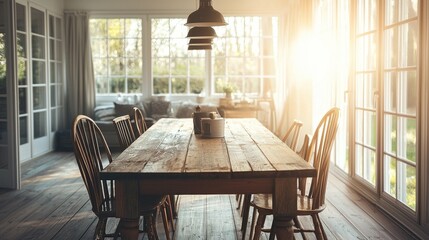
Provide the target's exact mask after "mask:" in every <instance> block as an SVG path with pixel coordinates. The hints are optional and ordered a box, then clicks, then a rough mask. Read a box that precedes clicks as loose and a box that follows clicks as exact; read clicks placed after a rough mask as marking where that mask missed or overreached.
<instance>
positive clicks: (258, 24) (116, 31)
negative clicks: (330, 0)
mask: <svg viewBox="0 0 429 240" xmlns="http://www.w3.org/2000/svg"><path fill="white" fill-rule="evenodd" d="M226 21H227V22H228V26H226V27H216V31H217V35H218V36H219V37H218V38H216V39H214V46H213V50H212V51H188V50H187V48H188V41H189V40H188V39H186V37H185V36H186V35H187V33H188V30H189V29H188V27H186V26H184V23H185V22H186V18H184V17H183V18H177V17H151V18H150V29H151V32H149V28H148V29H144V28H143V19H142V18H104V19H103V18H93V19H90V35H91V45H92V53H93V61H94V72H95V78H96V82H97V85H96V89H97V94H98V95H102V94H117V93H125V94H134V93H142V91H143V88H142V86H143V85H145V84H144V83H143V81H144V78H143V76H150V74H147V72H148V71H151V73H152V79H151V84H152V92H150V94H152V95H158V94H160V95H164V94H168V95H192V94H199V93H201V92H205V93H208V94H220V93H222V86H223V85H224V84H226V83H229V84H232V85H233V86H234V87H235V90H236V92H237V93H241V94H242V95H244V94H247V95H254V96H259V95H261V94H263V93H266V92H269V91H270V90H271V88H272V87H273V84H274V82H275V80H276V78H277V77H276V75H277V69H276V55H275V53H277V38H278V18H277V17H255V16H253V17H250V16H239V17H238V16H236V17H227V18H226ZM148 35H150V40H151V43H150V47H151V49H150V52H151V55H150V56H151V62H150V65H149V63H148V64H146V65H143V59H149V58H148V57H147V56H143V54H144V53H146V52H149V51H146V50H145V49H143V46H149V44H146V43H144V39H148V38H143V36H148ZM145 86H147V85H145ZM144 91H148V90H146V89H144ZM148 93H149V92H148Z"/></svg>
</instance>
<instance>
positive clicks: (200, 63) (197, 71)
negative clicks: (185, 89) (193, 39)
mask: <svg viewBox="0 0 429 240" xmlns="http://www.w3.org/2000/svg"><path fill="white" fill-rule="evenodd" d="M189 71H190V75H191V76H200V77H204V74H205V72H206V64H205V59H204V58H192V59H189Z"/></svg>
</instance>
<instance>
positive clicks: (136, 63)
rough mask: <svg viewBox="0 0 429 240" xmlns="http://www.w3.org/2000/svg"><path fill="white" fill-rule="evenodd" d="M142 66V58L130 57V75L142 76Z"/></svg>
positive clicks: (128, 63) (128, 64)
mask: <svg viewBox="0 0 429 240" xmlns="http://www.w3.org/2000/svg"><path fill="white" fill-rule="evenodd" d="M142 68H143V65H142V59H141V58H128V62H127V70H128V75H136V76H142V74H143V70H142Z"/></svg>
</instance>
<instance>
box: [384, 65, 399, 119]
mask: <svg viewBox="0 0 429 240" xmlns="http://www.w3.org/2000/svg"><path fill="white" fill-rule="evenodd" d="M396 104H397V81H396V73H395V72H387V73H385V74H384V108H385V110H386V111H389V112H396Z"/></svg>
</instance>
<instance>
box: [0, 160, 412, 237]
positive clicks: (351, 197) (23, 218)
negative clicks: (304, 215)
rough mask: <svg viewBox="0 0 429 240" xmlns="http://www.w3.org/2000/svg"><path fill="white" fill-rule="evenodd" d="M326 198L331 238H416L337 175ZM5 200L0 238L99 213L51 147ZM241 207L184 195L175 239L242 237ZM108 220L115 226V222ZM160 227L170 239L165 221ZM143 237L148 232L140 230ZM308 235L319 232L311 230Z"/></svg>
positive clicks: (72, 168) (69, 228)
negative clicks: (94, 210) (93, 209)
mask: <svg viewBox="0 0 429 240" xmlns="http://www.w3.org/2000/svg"><path fill="white" fill-rule="evenodd" d="M327 202H328V204H327V208H326V209H325V211H323V212H322V213H321V218H322V222H323V224H324V226H325V230H326V231H327V234H328V237H329V239H414V238H415V237H414V236H411V235H408V234H407V233H406V232H405V231H403V230H402V229H401V228H400V227H399V226H398V225H396V224H394V223H393V222H392V221H390V220H389V218H387V217H386V216H384V215H383V214H382V213H381V212H380V211H379V210H378V209H377V208H376V207H375V206H374V205H372V204H370V203H369V202H368V201H366V200H365V199H364V198H362V197H361V196H360V195H358V194H357V193H356V192H354V191H353V190H351V189H349V188H347V187H346V186H345V185H344V184H342V183H341V182H340V181H339V180H338V179H336V178H335V177H334V176H332V175H331V176H330V180H329V183H328V193H327ZM0 206H1V207H0V239H4V240H9V239H20V240H21V239H43V240H47V239H61V240H63V239H92V237H93V233H94V229H95V224H96V217H95V215H94V214H93V213H92V211H91V204H90V202H89V199H88V195H87V192H86V189H85V187H84V185H83V182H82V180H81V178H80V174H79V170H78V168H77V165H76V163H75V159H74V155H73V154H72V153H70V152H55V153H50V154H47V155H45V156H43V157H40V158H38V159H35V160H32V161H29V162H26V163H24V164H23V165H22V189H21V190H19V191H9V190H4V189H0ZM236 207H237V203H236V201H235V196H229V195H208V196H180V197H179V198H178V210H179V211H178V219H177V221H176V231H175V232H174V239H176V240H179V239H180V240H181V239H186V240H187V239H226V240H229V239H241V237H242V236H241V232H240V224H241V218H240V214H239V211H238V210H237V209H236ZM305 222H306V221H305V219H304V224H305ZM159 224H160V223H159ZM249 225H250V224H249ZM108 226H109V227H108V228H109V229H110V230H112V229H113V228H114V226H115V222H114V221H112V222H110V223H109V225H108ZM157 229H158V233H159V235H160V238H161V239H165V234H164V230H163V228H162V226H161V225H159V226H158V228H157ZM247 233H249V230H248V231H247ZM170 234H171V235H173V233H170ZM296 237H297V239H301V238H300V236H298V235H296ZM141 239H147V237H146V236H145V235H144V234H141ZM261 239H268V238H267V236H262V237H261ZM309 239H314V237H313V236H312V235H309Z"/></svg>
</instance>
